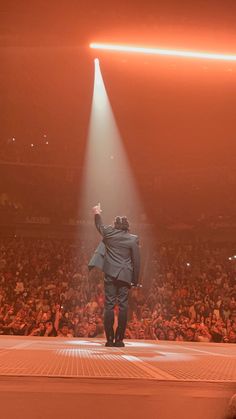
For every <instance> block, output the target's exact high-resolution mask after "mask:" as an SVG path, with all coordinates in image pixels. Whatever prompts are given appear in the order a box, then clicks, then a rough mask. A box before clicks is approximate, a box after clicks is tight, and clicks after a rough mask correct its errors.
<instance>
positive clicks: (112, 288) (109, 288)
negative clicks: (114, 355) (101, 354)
mask: <svg viewBox="0 0 236 419" xmlns="http://www.w3.org/2000/svg"><path fill="white" fill-rule="evenodd" d="M129 288H130V286H129V284H128V283H126V282H123V281H120V280H117V279H115V278H112V277H110V276H108V275H105V279H104V289H105V307H104V328H105V333H106V338H107V340H113V339H114V329H113V325H114V307H115V305H116V303H118V307H119V315H118V327H117V329H116V333H115V339H116V340H123V339H124V336H125V328H126V324H127V313H128V296H129Z"/></svg>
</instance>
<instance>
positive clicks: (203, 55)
mask: <svg viewBox="0 0 236 419" xmlns="http://www.w3.org/2000/svg"><path fill="white" fill-rule="evenodd" d="M90 48H92V49H101V50H106V51H117V52H131V53H137V54H154V55H164V56H175V57H185V58H200V59H204V60H221V61H236V55H230V54H215V53H208V52H200V51H183V50H174V49H161V48H145V47H134V46H131V45H113V44H99V43H91V44H90Z"/></svg>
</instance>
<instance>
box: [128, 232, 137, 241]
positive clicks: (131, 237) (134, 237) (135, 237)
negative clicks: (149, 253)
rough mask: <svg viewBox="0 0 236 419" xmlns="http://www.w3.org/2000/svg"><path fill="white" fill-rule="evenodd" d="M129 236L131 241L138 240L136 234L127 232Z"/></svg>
mask: <svg viewBox="0 0 236 419" xmlns="http://www.w3.org/2000/svg"><path fill="white" fill-rule="evenodd" d="M129 236H130V239H131V240H132V241H137V240H138V235H137V234H131V233H129Z"/></svg>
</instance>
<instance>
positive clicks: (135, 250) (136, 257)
mask: <svg viewBox="0 0 236 419" xmlns="http://www.w3.org/2000/svg"><path fill="white" fill-rule="evenodd" d="M132 263H133V280H132V283H133V284H134V285H137V284H138V280H139V274H140V250H139V240H138V237H137V238H136V239H135V240H134V242H133V246H132Z"/></svg>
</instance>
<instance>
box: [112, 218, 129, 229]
mask: <svg viewBox="0 0 236 419" xmlns="http://www.w3.org/2000/svg"><path fill="white" fill-rule="evenodd" d="M114 226H115V228H116V229H117V230H124V231H128V230H129V221H128V220H127V217H120V216H117V217H116V218H115V222H114Z"/></svg>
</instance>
